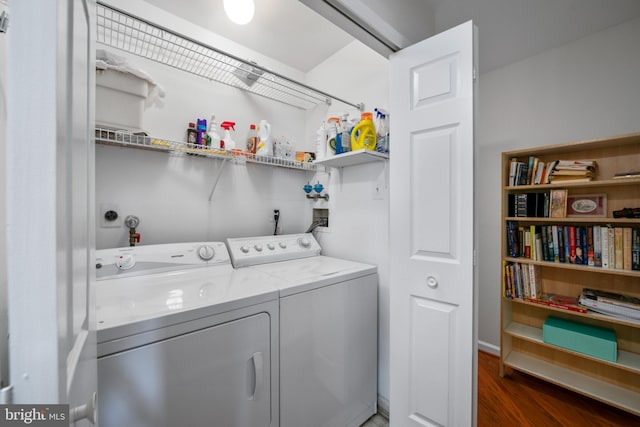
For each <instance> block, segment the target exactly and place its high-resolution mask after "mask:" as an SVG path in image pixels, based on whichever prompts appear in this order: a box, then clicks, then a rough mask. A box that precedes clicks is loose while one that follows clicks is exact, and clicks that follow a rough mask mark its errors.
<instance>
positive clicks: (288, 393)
mask: <svg viewBox="0 0 640 427" xmlns="http://www.w3.org/2000/svg"><path fill="white" fill-rule="evenodd" d="M227 246H228V248H229V253H230V255H231V259H232V263H233V265H234V267H236V268H237V269H238V271H243V270H247V269H250V270H255V271H259V272H261V273H266V274H268V275H269V276H271V277H274V278H276V279H277V286H278V289H279V295H280V425H281V427H300V426H305V427H357V426H360V425H361V424H362V423H364V422H365V421H366V420H367V419H368V418H369V417H370V416H371V415H373V414H374V413H376V407H377V405H376V403H377V360H378V359H377V350H378V349H377V336H378V318H377V313H378V309H377V307H378V298H377V295H378V290H377V289H378V276H377V268H376V267H375V266H373V265H368V264H363V263H358V262H353V261H346V260H343V259H338V258H332V257H328V256H323V255H321V248H320V245H319V244H318V242H317V241H316V239H315V238H314V237H313V235H312V234H310V233H307V234H296V235H281V236H260V237H249V238H235V239H227Z"/></svg>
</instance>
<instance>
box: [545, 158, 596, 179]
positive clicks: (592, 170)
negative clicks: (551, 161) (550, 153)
mask: <svg viewBox="0 0 640 427" xmlns="http://www.w3.org/2000/svg"><path fill="white" fill-rule="evenodd" d="M597 167H598V164H597V163H596V161H595V160H558V163H557V164H556V165H555V166H554V168H553V171H552V172H551V174H550V175H549V181H550V182H552V183H557V182H565V181H566V182H586V181H591V180H593V179H594V178H595V176H596V169H597Z"/></svg>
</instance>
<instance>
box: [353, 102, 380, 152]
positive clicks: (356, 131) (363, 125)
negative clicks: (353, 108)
mask: <svg viewBox="0 0 640 427" xmlns="http://www.w3.org/2000/svg"><path fill="white" fill-rule="evenodd" d="M363 148H365V149H367V150H375V149H376V127H375V126H374V125H373V115H372V114H371V113H370V112H367V113H362V115H361V116H360V123H358V124H357V125H355V126H354V127H353V130H352V131H351V149H352V150H354V151H355V150H361V149H363Z"/></svg>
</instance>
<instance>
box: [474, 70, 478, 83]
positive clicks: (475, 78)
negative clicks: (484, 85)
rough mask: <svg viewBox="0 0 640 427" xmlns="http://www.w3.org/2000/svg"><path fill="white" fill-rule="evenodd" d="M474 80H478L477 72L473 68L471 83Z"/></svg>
mask: <svg viewBox="0 0 640 427" xmlns="http://www.w3.org/2000/svg"><path fill="white" fill-rule="evenodd" d="M476 80H478V70H477V69H476V67H473V81H474V82H475V81H476Z"/></svg>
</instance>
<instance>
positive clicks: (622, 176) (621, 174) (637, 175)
mask: <svg viewBox="0 0 640 427" xmlns="http://www.w3.org/2000/svg"><path fill="white" fill-rule="evenodd" d="M625 178H640V171H627V172H618V173H616V174H614V175H613V179H625Z"/></svg>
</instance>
